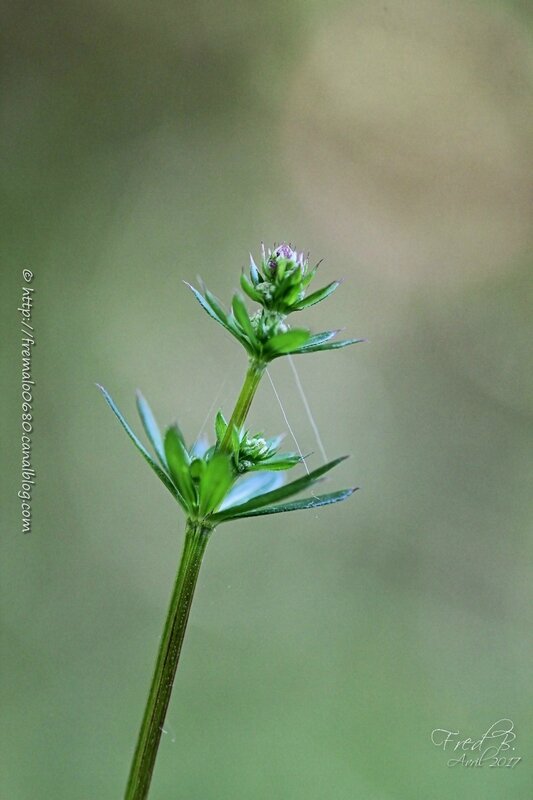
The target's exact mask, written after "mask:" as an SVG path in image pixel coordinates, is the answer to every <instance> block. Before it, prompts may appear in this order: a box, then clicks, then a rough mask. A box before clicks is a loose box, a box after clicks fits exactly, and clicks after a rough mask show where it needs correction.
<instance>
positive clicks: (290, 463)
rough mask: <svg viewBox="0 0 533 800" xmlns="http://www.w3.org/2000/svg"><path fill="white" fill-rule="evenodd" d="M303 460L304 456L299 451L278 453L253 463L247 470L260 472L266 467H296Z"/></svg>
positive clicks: (275, 468)
mask: <svg viewBox="0 0 533 800" xmlns="http://www.w3.org/2000/svg"><path fill="white" fill-rule="evenodd" d="M301 461H303V458H302V456H300V455H298V453H277V454H276V455H275V456H272V457H271V458H267V459H265V461H258V462H257V464H253V465H252V466H251V467H248V468H247V470H246V471H247V472H259V471H261V470H264V469H266V470H284V469H291V467H295V466H296V464H299V463H300V462H301Z"/></svg>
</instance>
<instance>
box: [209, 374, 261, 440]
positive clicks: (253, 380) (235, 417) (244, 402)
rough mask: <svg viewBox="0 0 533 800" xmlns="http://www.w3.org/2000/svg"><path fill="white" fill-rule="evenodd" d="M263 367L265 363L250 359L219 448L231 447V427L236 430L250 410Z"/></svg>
mask: <svg viewBox="0 0 533 800" xmlns="http://www.w3.org/2000/svg"><path fill="white" fill-rule="evenodd" d="M265 368H266V364H263V363H261V362H257V361H255V360H252V361H250V366H249V367H248V372H247V373H246V377H245V379H244V383H243V385H242V389H241V392H240V394H239V397H238V398H237V402H236V404H235V408H234V409H233V414H232V415H231V418H230V421H229V423H228V427H227V428H226V433H225V434H224V438H223V439H222V442H221V443H220V449H221V450H223V451H229V450H230V449H231V448H230V443H231V434H232V431H233V428H234V427H235V428H237V430H238V429H240V428H241V427H242V425H243V423H244V420H245V419H246V417H247V415H248V411H249V410H250V406H251V405H252V400H253V399H254V395H255V393H256V391H257V387H258V386H259V383H260V381H261V378H262V377H263V373H264V371H265Z"/></svg>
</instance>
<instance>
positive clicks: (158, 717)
mask: <svg viewBox="0 0 533 800" xmlns="http://www.w3.org/2000/svg"><path fill="white" fill-rule="evenodd" d="M265 369H266V364H264V363H262V362H258V361H255V360H252V361H250V366H249V368H248V372H247V373H246V377H245V379H244V383H243V387H242V389H241V392H240V394H239V397H238V398H237V403H236V404H235V408H234V410H233V414H232V415H231V419H230V421H229V423H228V427H227V430H226V433H225V435H224V438H223V439H222V442H221V443H220V449H221V450H223V451H229V450H230V449H231V433H232V431H233V427H234V426H235V427H236V428H237V429H240V428H241V426H242V425H243V423H244V420H245V419H246V416H247V414H248V411H249V410H250V406H251V405H252V400H253V399H254V395H255V393H256V391H257V387H258V386H259V383H260V381H261V378H262V377H263V373H264V371H265ZM210 533H211V528H210V527H209V526H208V525H206V524H205V523H203V522H199V521H193V520H187V530H186V535H185V544H184V546H183V553H182V556H181V562H180V566H179V570H178V576H177V578H176V585H175V587H174V593H173V595H172V599H171V601H170V608H169V610H168V614H167V620H166V623H165V628H164V630H163V636H162V639H161V643H160V645H159V652H158V655H157V661H156V665H155V670H154V676H153V678H152V684H151V686H150V693H149V695H148V701H147V703H146V709H145V712H144V717H143V721H142V723H141V729H140V731H139V738H138V740H137V747H136V748H135V754H134V756H133V762H132V765H131V770H130V775H129V779H128V785H127V787H126V794H125V800H146V797H147V796H148V791H149V789H150V782H151V780H152V773H153V771H154V765H155V760H156V757H157V750H158V748H159V742H160V740H161V733H162V730H163V725H164V722H165V716H166V713H167V708H168V704H169V702H170V695H171V693H172V686H173V684H174V677H175V675H176V669H177V666H178V661H179V657H180V653H181V646H182V644H183V638H184V636H185V629H186V627H187V620H188V618H189V612H190V610H191V604H192V599H193V595H194V589H195V586H196V581H197V579H198V573H199V571H200V566H201V564H202V558H203V555H204V552H205V548H206V546H207V542H208V540H209V536H210Z"/></svg>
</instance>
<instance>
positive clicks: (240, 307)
mask: <svg viewBox="0 0 533 800" xmlns="http://www.w3.org/2000/svg"><path fill="white" fill-rule="evenodd" d="M232 309H233V313H234V315H235V319H236V320H237V322H238V323H239V325H240V326H241V328H242V329H243V331H244V333H245V334H246V335H247V337H248V338H249V339H250V341H251V342H252V343H253V344H256V343H257V337H256V335H255V331H254V329H253V326H252V323H251V322H250V317H249V316H248V310H247V308H246V306H245V305H244V302H243V300H242V297H240V296H239V295H238V294H235V295H233V301H232Z"/></svg>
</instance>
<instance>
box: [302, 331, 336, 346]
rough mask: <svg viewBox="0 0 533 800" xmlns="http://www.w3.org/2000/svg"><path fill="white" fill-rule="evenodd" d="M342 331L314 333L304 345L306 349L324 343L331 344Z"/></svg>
mask: <svg viewBox="0 0 533 800" xmlns="http://www.w3.org/2000/svg"><path fill="white" fill-rule="evenodd" d="M339 332H340V330H336V331H321V332H320V333H314V334H313V335H312V336H311V338H310V339H309V341H308V342H306V343H305V344H304V347H315V345H317V344H323V343H324V342H329V340H330V339H333V338H334V337H335V336H336V335H337V334H338V333H339Z"/></svg>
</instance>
